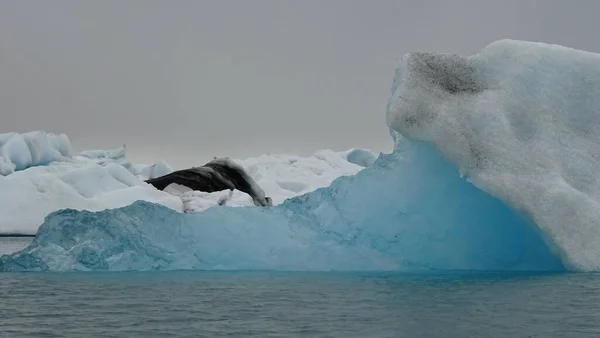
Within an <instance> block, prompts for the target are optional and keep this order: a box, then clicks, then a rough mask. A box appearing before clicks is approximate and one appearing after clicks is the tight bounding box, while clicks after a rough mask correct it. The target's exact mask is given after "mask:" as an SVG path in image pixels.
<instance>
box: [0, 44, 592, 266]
mask: <svg viewBox="0 0 600 338" xmlns="http://www.w3.org/2000/svg"><path fill="white" fill-rule="evenodd" d="M598 93H600V55H597V54H591V53H586V52H582V51H577V50H573V49H568V48H565V47H560V46H553V45H545V44H537V43H527V42H517V41H498V42H495V43H493V44H491V45H489V46H487V47H485V48H484V49H483V50H482V51H481V52H480V53H479V54H477V55H474V56H471V57H461V56H456V55H446V54H425V53H411V54H408V55H406V56H405V57H404V58H403V59H402V61H401V62H400V64H399V66H398V68H397V71H396V76H395V79H394V84H393V88H392V95H391V97H390V100H389V105H388V110H387V123H388V126H389V127H390V134H391V135H392V137H393V138H394V144H395V146H394V151H393V153H391V154H387V155H380V156H379V157H378V158H377V160H376V161H375V162H374V163H372V164H370V165H368V166H367V167H366V168H364V169H362V170H360V171H358V172H357V173H356V174H355V175H351V176H343V177H338V178H336V179H335V180H334V181H333V182H332V183H331V184H330V185H328V186H326V187H322V188H319V189H317V190H315V191H312V192H307V193H305V194H302V195H300V196H296V197H293V198H290V199H287V200H285V201H283V203H281V204H279V205H276V206H274V207H269V208H248V207H241V208H210V209H208V210H206V211H205V212H202V213H195V214H182V213H179V212H177V211H174V210H171V209H169V208H166V207H164V206H161V205H157V204H152V203H149V202H142V201H138V202H135V203H133V204H131V205H128V206H125V207H122V208H117V209H113V210H105V211H101V212H78V211H74V210H61V211H57V212H55V213H53V214H51V215H49V216H48V217H47V218H46V220H45V222H44V224H43V225H42V226H41V227H40V229H39V232H38V235H37V236H36V238H35V240H34V241H33V242H32V244H31V245H30V246H29V247H27V248H25V249H24V250H22V251H20V252H17V253H14V254H12V255H6V256H3V257H2V258H0V270H4V271H20V270H26V271H31V270H53V271H67V270H83V271H114V270H172V269H250V270H263V269H271V270H401V271H406V270H423V269H425V270H428V269H434V270H533V271H565V270H578V271H598V270H600V249H598V247H597V246H596V245H594V244H595V243H596V242H598V241H599V240H600V224H599V223H600V214H599V213H600V208H599V205H598V204H599V202H600V189H598V188H600V186H599V185H600V181H599V179H598V176H599V175H600V174H598V173H600V170H599V169H600V156H599V155H598V154H600V136H599V135H600V133H598V132H597V130H598V127H600V114H599V112H598V109H599V108H600V95H598ZM358 157H359V158H360V157H361V156H358ZM346 159H348V157H346ZM348 161H350V160H349V159H348V160H347V161H345V162H346V163H347V162H348ZM356 162H358V161H356ZM367 163H368V162H367ZM354 165H355V164H354ZM361 168H362V167H361ZM255 174H256V173H255ZM257 181H260V180H257ZM289 181H292V180H289ZM259 184H260V183H259ZM278 186H279V187H285V188H288V189H289V191H296V192H298V191H302V189H303V188H304V187H303V186H302V185H300V184H289V182H288V184H285V183H284V184H281V182H279V183H278ZM264 188H265V190H266V191H268V190H269V189H268V187H264Z"/></svg>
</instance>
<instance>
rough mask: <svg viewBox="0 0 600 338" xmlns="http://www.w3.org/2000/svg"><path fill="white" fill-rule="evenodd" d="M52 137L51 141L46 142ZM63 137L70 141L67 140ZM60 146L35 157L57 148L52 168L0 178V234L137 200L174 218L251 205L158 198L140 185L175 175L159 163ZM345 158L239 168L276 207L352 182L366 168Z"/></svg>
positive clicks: (279, 160)
mask: <svg viewBox="0 0 600 338" xmlns="http://www.w3.org/2000/svg"><path fill="white" fill-rule="evenodd" d="M4 135H10V136H11V139H12V140H13V141H11V142H12V143H10V144H16V143H15V142H17V141H19V140H22V139H24V138H26V137H22V136H19V134H16V133H14V134H4ZM24 135H33V136H35V135H37V137H40V135H42V136H44V135H51V134H46V133H43V132H31V133H28V134H24ZM52 137H53V136H48V138H49V139H52ZM61 137H62V138H64V139H65V140H68V138H67V137H66V135H65V136H61ZM4 138H7V137H6V136H5V137H4ZM29 138H31V137H29ZM15 140H16V141H15ZM49 143H50V144H55V143H52V142H49ZM5 144H6V143H5ZM10 144H9V145H10ZM61 144H62V146H59V147H54V148H53V147H47V148H42V149H41V150H37V152H36V153H35V156H34V157H35V158H38V159H39V158H46V159H48V158H52V156H55V150H56V149H59V150H61V151H63V153H64V154H67V155H68V156H66V155H64V156H63V157H58V156H55V157H54V161H52V162H50V161H46V162H47V163H46V164H45V165H43V161H39V160H38V161H37V162H35V163H36V166H33V167H32V166H29V167H27V168H24V169H21V168H20V169H19V170H18V171H16V172H11V173H9V174H7V176H5V177H0V205H1V207H0V234H4V235H6V234H30V235H33V234H35V233H36V231H37V229H38V227H39V226H40V225H41V224H42V223H43V222H44V217H45V216H46V215H48V214H49V213H52V212H54V211H57V210H60V209H67V208H70V209H75V210H88V211H100V210H104V209H112V208H117V207H122V206H126V205H129V204H131V203H133V202H135V201H137V200H144V201H149V202H155V203H158V204H161V205H164V206H167V207H169V208H171V209H173V210H175V211H177V212H188V213H189V212H202V211H205V210H207V209H209V208H212V207H215V206H219V205H220V204H222V203H221V202H222V200H227V201H226V205H227V206H232V207H237V206H252V205H254V204H253V203H252V200H251V198H250V196H248V195H247V194H245V193H243V192H240V191H235V192H234V193H233V194H232V195H231V196H229V192H227V191H224V192H216V193H212V194H211V193H204V192H198V191H187V190H186V189H179V188H180V187H176V186H173V187H171V186H170V187H169V188H168V189H167V190H168V191H167V192H162V191H158V190H156V189H155V188H154V187H152V186H150V185H148V184H146V183H144V182H143V181H144V180H146V179H148V178H154V177H158V176H162V175H164V174H167V173H170V172H171V171H173V169H172V168H171V167H170V166H169V165H168V164H167V163H165V162H162V161H161V162H158V163H155V164H153V165H145V164H132V163H130V162H129V160H128V159H127V148H126V147H125V146H122V147H120V148H117V149H112V150H86V151H82V152H81V153H79V154H77V155H72V154H71V150H70V147H71V145H70V143H59V145H61ZM6 149H13V150H12V152H10V153H9V154H11V157H9V160H10V161H12V160H13V159H17V158H18V156H17V155H19V156H20V155H23V154H26V155H29V154H31V153H33V152H29V153H27V152H25V153H24V152H20V153H19V152H17V151H15V150H14V149H16V148H15V147H14V146H12V148H10V147H9V148H6ZM27 149H29V148H27ZM64 149H67V151H64ZM44 151H46V152H44ZM7 153H8V152H7ZM61 154H62V153H61ZM344 156H345V153H344V152H341V153H335V152H333V151H329V150H323V151H319V152H317V153H316V154H315V155H314V156H310V157H300V156H292V155H263V156H261V157H259V158H248V159H245V160H236V162H237V163H239V164H240V165H242V166H243V167H245V169H246V171H248V173H249V174H250V175H251V176H252V177H253V178H254V179H255V180H256V181H257V183H258V184H259V186H261V187H262V188H263V189H265V188H266V191H267V192H268V193H269V195H270V196H272V197H273V200H274V203H275V204H279V203H281V202H283V201H284V200H285V199H286V198H290V197H294V196H298V195H300V194H303V193H306V192H309V191H312V190H315V189H317V188H320V187H324V186H327V185H329V184H330V183H331V182H332V181H333V180H334V179H335V178H337V177H339V176H341V175H353V174H355V173H357V172H358V171H359V170H361V169H363V168H362V167H360V166H358V165H355V164H353V163H350V162H348V161H346V160H345V157H344ZM2 158H3V157H1V158H0V159H2ZM15 162H18V161H15ZM0 163H2V162H0ZM11 163H12V162H11ZM18 163H22V162H18ZM28 163H33V162H28Z"/></svg>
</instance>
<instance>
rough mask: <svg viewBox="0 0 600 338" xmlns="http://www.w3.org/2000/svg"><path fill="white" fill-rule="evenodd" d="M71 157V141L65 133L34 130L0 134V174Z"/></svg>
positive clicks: (7, 173)
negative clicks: (56, 133) (22, 132)
mask: <svg viewBox="0 0 600 338" xmlns="http://www.w3.org/2000/svg"><path fill="white" fill-rule="evenodd" d="M70 157H72V149H71V142H70V141H69V138H68V136H67V135H65V134H59V135H55V134H48V133H45V132H42V131H34V132H29V133H25V134H19V133H4V134H0V175H2V176H6V175H9V174H11V173H13V172H15V171H17V170H24V169H26V168H29V167H32V166H39V165H47V164H49V163H51V162H54V161H60V160H62V159H63V158H70Z"/></svg>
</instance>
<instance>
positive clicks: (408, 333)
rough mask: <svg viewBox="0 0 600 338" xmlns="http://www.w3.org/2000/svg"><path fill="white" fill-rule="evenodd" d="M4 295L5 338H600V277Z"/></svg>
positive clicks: (223, 277)
mask: <svg viewBox="0 0 600 338" xmlns="http://www.w3.org/2000/svg"><path fill="white" fill-rule="evenodd" d="M19 240H21V242H20V244H18V243H17V244H16V242H19V241H18V240H17V241H16V242H15V241H14V240H13V241H12V242H8V241H7V239H0V254H1V253H2V252H9V251H14V250H18V249H20V248H21V247H23V246H24V245H26V244H27V243H28V242H29V240H30V239H19ZM19 245H20V246H19ZM9 246H10V248H9ZM0 295H1V299H2V303H1V306H0V337H461V338H462V337H600V275H598V274H546V275H543V274H542V275H540V274H536V275H533V274H518V275H514V274H513V275H509V274H491V273H490V274H436V275H410V276H408V275H393V274H373V273H364V274H363V273H273V272H148V273H1V274H0Z"/></svg>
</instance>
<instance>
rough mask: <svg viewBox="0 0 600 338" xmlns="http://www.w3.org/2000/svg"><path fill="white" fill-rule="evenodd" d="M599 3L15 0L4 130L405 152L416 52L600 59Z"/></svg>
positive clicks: (154, 143) (297, 149) (173, 150)
mask: <svg viewBox="0 0 600 338" xmlns="http://www.w3.org/2000/svg"><path fill="white" fill-rule="evenodd" d="M598 13H600V1H597V0H589V1H588V0H577V1H565V0H537V1H526V0H496V1H484V0H479V1H476V0H471V1H466V0H452V1H450V0H431V1H426V0H404V1H402V0H395V1H393V0H369V1H367V0H360V1H359V0H295V1H285V0H269V1H267V0H252V1H249V0H236V1H234V0H214V1H208V0H196V1H191V0H189V1H183V0H179V1H178V0H172V1H158V0H103V1H99V0H95V1H91V0H90V1H79V0H72V1H66V0H48V1H42V0H0V117H1V118H0V132H9V131H18V132H25V131H30V130H46V131H48V132H55V133H63V132H64V133H67V134H68V135H69V137H70V138H71V142H72V143H73V144H74V146H75V148H76V150H81V149H98V148H100V149H110V148H116V147H118V146H120V145H121V144H127V146H128V149H129V157H130V158H131V159H133V160H134V161H136V162H148V163H149V162H154V161H157V160H161V159H163V160H166V161H167V162H168V163H170V164H171V165H172V166H173V167H176V168H181V167H186V166H190V165H199V164H203V163H204V162H205V161H207V160H209V159H210V158H211V157H212V156H230V157H236V158H240V157H247V156H255V155H259V154H262V153H267V152H286V153H290V152H293V153H298V154H303V155H307V154H311V153H312V152H314V151H315V150H317V149H320V148H332V149H335V150H342V149H347V148H349V147H365V148H371V149H373V150H376V151H385V152H387V151H390V150H391V146H392V142H391V139H390V136H389V134H388V132H387V127H386V125H385V118H384V115H385V106H386V103H387V99H388V95H389V93H390V86H391V82H392V77H393V73H394V67H395V65H396V62H397V60H398V59H400V58H401V57H402V55H403V54H404V53H406V52H409V51H437V52H456V53H461V54H465V55H468V54H472V53H476V52H477V51H478V50H479V49H481V48H482V47H483V46H485V45H486V44H488V43H490V42H492V41H494V40H497V39H501V38H513V39H522V40H534V41H542V42H549V43H558V44H562V45H567V46H570V47H575V48H580V49H585V50H588V51H593V52H600V39H598V32H599V31H600V20H598Z"/></svg>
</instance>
